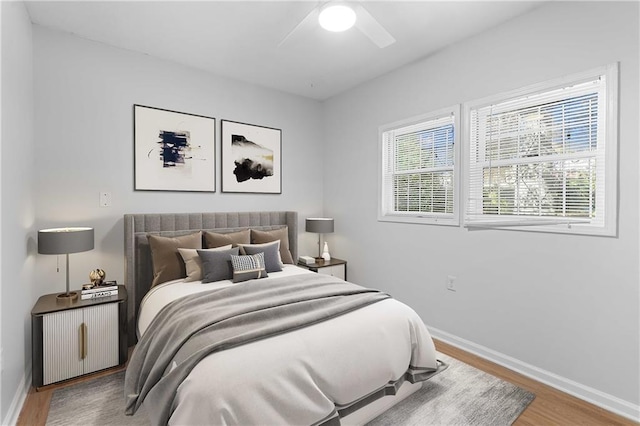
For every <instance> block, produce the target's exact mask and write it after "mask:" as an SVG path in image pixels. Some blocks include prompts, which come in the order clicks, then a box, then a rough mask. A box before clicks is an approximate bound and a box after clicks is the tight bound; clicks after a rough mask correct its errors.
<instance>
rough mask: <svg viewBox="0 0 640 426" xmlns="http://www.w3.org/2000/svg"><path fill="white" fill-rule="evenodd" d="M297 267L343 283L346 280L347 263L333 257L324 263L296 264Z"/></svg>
mask: <svg viewBox="0 0 640 426" xmlns="http://www.w3.org/2000/svg"><path fill="white" fill-rule="evenodd" d="M298 266H300V267H302V268H307V269H308V270H310V271H313V272H317V273H319V274H325V275H331V276H334V277H336V278H340V279H343V280H345V281H346V279H347V261H346V260H342V259H336V258H335V257H332V258H331V260H330V261H328V262H324V263H312V264H310V265H306V264H304V263H298Z"/></svg>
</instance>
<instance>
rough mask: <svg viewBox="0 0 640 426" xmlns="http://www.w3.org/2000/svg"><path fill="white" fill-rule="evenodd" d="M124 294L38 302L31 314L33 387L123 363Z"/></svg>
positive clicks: (46, 298)
mask: <svg viewBox="0 0 640 426" xmlns="http://www.w3.org/2000/svg"><path fill="white" fill-rule="evenodd" d="M126 302H127V290H126V288H125V287H124V286H123V285H120V286H118V294H117V295H114V296H108V297H101V298H97V299H89V300H81V299H80V298H78V299H77V300H74V301H58V300H57V299H56V294H47V295H45V296H42V297H40V299H38V301H37V302H36V304H35V306H34V307H33V309H32V310H31V340H32V363H33V371H32V374H33V386H34V387H36V388H38V387H41V386H45V385H49V384H51V383H56V382H60V381H63V380H67V379H71V378H74V377H77V376H82V375H84V374H89V373H93V372H96V371H99V370H104V369H107V368H110V367H115V366H117V365H122V364H124V363H125V362H126V361H127V303H126Z"/></svg>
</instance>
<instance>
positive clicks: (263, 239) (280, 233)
mask: <svg viewBox="0 0 640 426" xmlns="http://www.w3.org/2000/svg"><path fill="white" fill-rule="evenodd" d="M276 240H280V258H281V259H282V263H291V264H293V263H294V262H293V256H291V251H290V250H289V228H287V227H286V226H285V227H284V228H280V229H275V230H273V231H259V230H257V229H252V230H251V244H262V243H270V242H271V241H276Z"/></svg>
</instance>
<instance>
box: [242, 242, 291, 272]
mask: <svg viewBox="0 0 640 426" xmlns="http://www.w3.org/2000/svg"><path fill="white" fill-rule="evenodd" d="M239 246H240V253H242V254H258V253H264V265H265V267H266V268H267V272H278V271H282V262H281V261H280V240H277V241H274V242H272V243H265V244H239Z"/></svg>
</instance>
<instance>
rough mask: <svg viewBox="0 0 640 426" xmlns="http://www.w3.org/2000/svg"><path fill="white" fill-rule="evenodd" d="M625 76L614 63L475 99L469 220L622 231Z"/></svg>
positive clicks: (470, 113)
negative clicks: (620, 96) (621, 86)
mask: <svg viewBox="0 0 640 426" xmlns="http://www.w3.org/2000/svg"><path fill="white" fill-rule="evenodd" d="M617 75H618V71H617V64H614V65H610V66H608V67H603V68H601V69H598V70H595V71H593V72H589V73H583V74H580V75H576V76H572V77H569V78H564V79H562V80H557V81H553V82H547V83H544V84H540V85H536V86H532V87H529V88H525V89H522V90H519V91H516V92H511V93H507V94H504V95H500V96H497V97H493V98H491V99H487V100H481V101H476V102H472V103H469V104H467V105H466V108H465V117H466V118H467V120H468V122H469V125H468V126H467V132H468V135H467V136H468V140H469V146H468V147H467V149H466V150H465V151H466V152H467V161H466V162H465V164H466V165H467V167H468V169H467V176H466V180H467V193H468V198H467V206H466V214H465V219H464V223H465V226H468V227H505V226H516V227H523V228H521V229H526V230H537V231H552V232H567V233H581V234H597V235H615V233H616V204H617V200H616V193H617V188H616V178H617V170H616V167H617V133H616V129H617ZM465 139H466V138H465ZM524 227H526V228H524ZM519 229H520V228H519Z"/></svg>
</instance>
